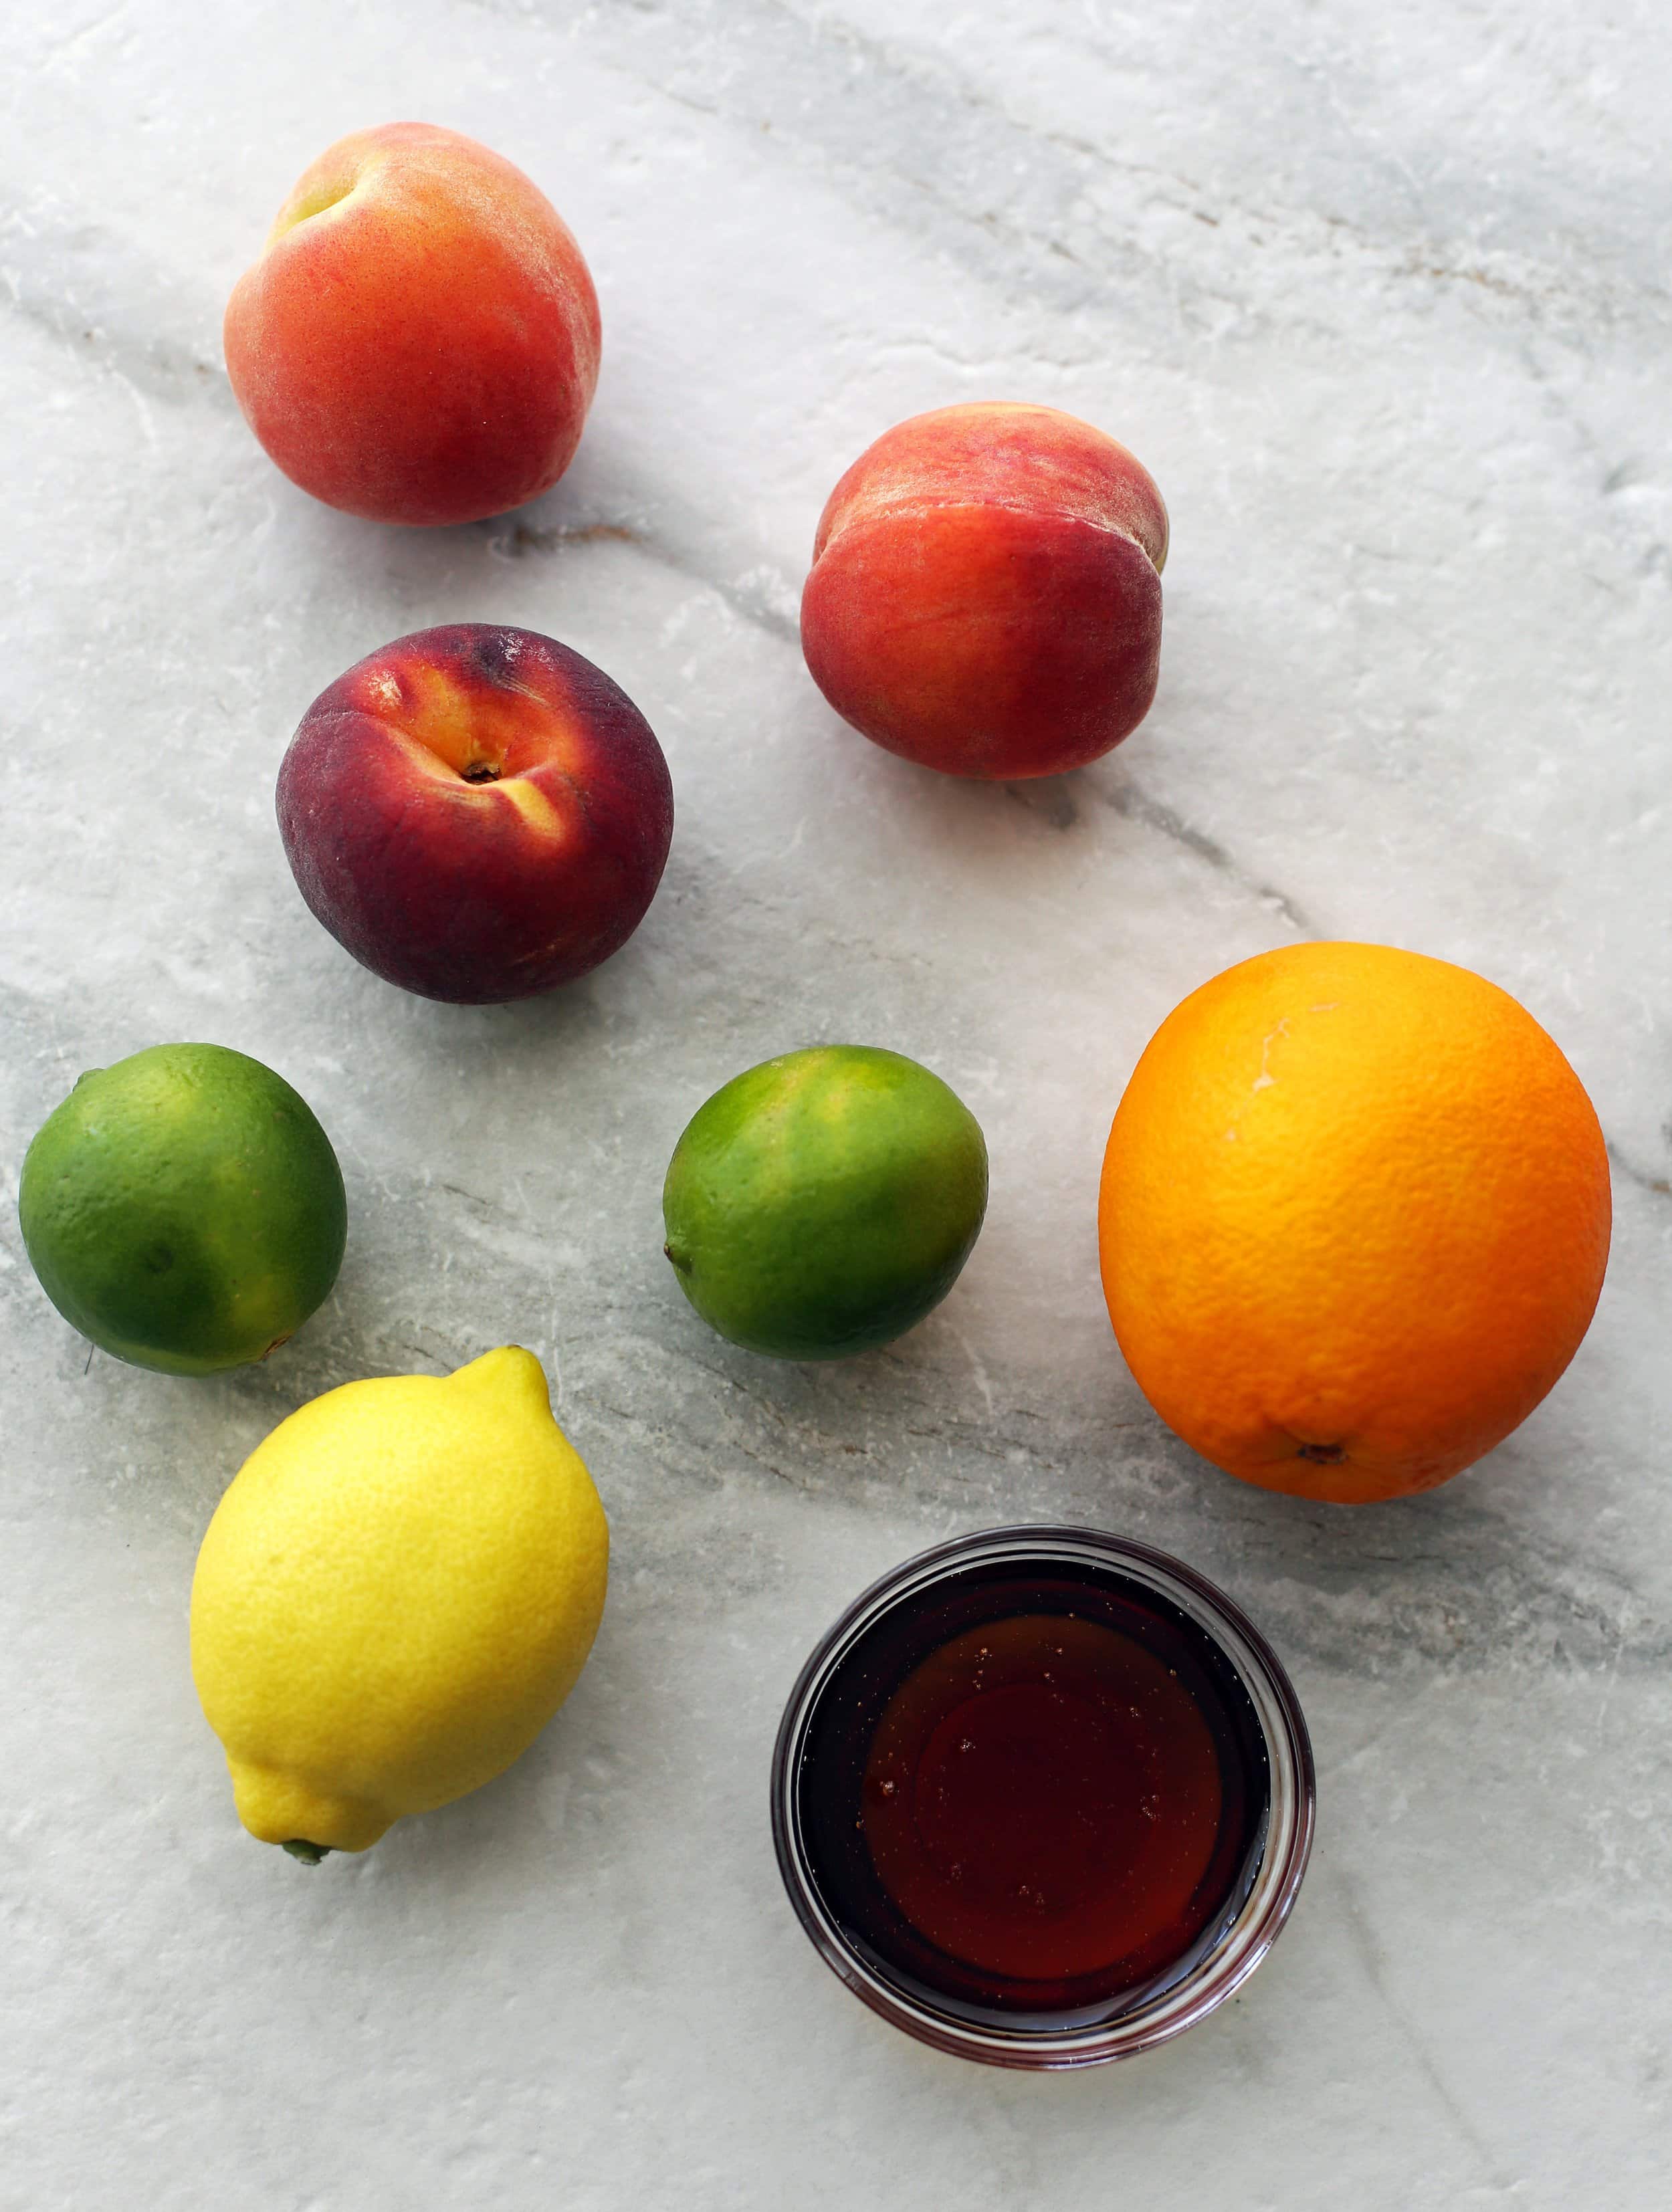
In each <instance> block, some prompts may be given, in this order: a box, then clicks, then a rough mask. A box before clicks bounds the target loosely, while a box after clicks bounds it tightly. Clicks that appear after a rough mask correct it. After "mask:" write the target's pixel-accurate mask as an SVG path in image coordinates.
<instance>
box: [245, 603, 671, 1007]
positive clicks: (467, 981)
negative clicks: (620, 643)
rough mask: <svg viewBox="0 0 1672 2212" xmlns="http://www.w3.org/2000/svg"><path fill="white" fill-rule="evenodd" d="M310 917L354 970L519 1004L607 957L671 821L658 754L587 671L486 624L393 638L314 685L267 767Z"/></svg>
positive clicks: (649, 888) (613, 691)
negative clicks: (323, 684)
mask: <svg viewBox="0 0 1672 2212" xmlns="http://www.w3.org/2000/svg"><path fill="white" fill-rule="evenodd" d="M278 822H279V835H280V836H281V837H282V838H283V841H284V850H285V854H286V856H287V857H288V859H289V862H290V866H291V869H292V872H294V874H295V878H296V883H297V885H298V887H299V888H300V890H301V895H302V896H303V897H304V898H305V899H306V900H307V903H308V905H309V907H310V908H312V909H313V913H314V915H316V916H317V917H318V919H319V921H322V922H323V923H324V924H325V927H326V928H327V929H328V930H329V931H330V932H331V935H332V936H333V937H334V938H336V939H337V942H338V944H340V945H344V946H345V947H346V949H347V950H348V951H350V952H351V953H353V955H354V957H355V958H356V960H359V961H361V962H363V963H364V964H365V965H366V966H367V967H368V968H369V969H371V970H372V971H373V973H374V975H381V976H383V977H384V978H385V979H386V981H389V982H391V983H398V984H399V985H400V986H401V987H402V988H403V989H404V990H408V991H416V992H418V993H420V994H422V995H423V997H425V998H427V999H448V1000H453V1001H455V1002H456V1003H458V1004H460V1005H465V1006H483V1005H491V1004H497V1003H499V1002H501V1001H503V1000H509V999H526V998H531V997H532V996H533V994H535V993H536V992H538V991H549V990H550V989H551V987H553V985H554V984H557V983H567V982H569V981H573V980H574V978H575V976H577V975H585V974H586V973H587V970H588V969H592V968H595V967H597V965H598V963H599V961H600V960H605V959H607V958H608V957H609V956H610V954H611V953H612V952H614V951H617V950H618V948H619V947H620V946H622V945H624V944H625V943H626V941H627V939H629V937H630V936H631V935H632V933H633V932H634V931H635V929H636V928H637V927H638V925H639V923H640V922H641V921H642V919H643V917H644V913H645V909H646V908H648V906H649V904H650V902H651V899H652V898H653V896H654V894H655V890H656V885H657V884H658V883H659V882H660V879H661V873H662V868H663V866H664V864H665V862H666V859H667V850H668V842H669V840H670V839H671V837H672V834H673V787H672V783H671V782H670V781H669V778H668V772H667V763H666V761H665V760H664V759H663V757H662V749H661V747H660V745H659V744H657V742H656V740H655V738H654V736H653V735H652V733H651V731H650V727H649V725H648V723H647V722H646V721H645V720H644V717H643V716H642V715H641V714H640V713H639V710H638V708H636V707H635V706H634V704H633V702H632V701H631V700H630V699H629V697H628V696H627V695H626V694H625V692H623V691H622V690H620V689H619V688H618V687H617V685H616V684H612V683H611V681H610V678H608V677H607V676H606V675H605V673H604V671H602V669H599V668H594V667H593V664H592V663H591V661H589V660H583V659H581V655H580V654H579V653H571V652H570V650H569V649H568V647H567V646H565V645H559V644H558V643H557V641H556V639H555V638H550V637H542V636H540V635H538V632H536V631H534V630H529V629H496V628H495V627H494V626H493V625H492V624H491V623H453V624H449V625H447V627H445V628H442V629H421V630H417V631H415V632H414V634H413V635H411V636H410V637H398V638H397V639H396V640H395V641H394V642H393V643H392V644H391V645H386V646H384V647H381V648H380V650H379V651H378V652H376V653H368V655H367V656H366V658H365V659H364V660H362V661H357V662H356V664H355V665H354V666H353V667H352V668H350V670H349V671H348V672H347V673H346V674H345V675H343V676H339V677H338V678H337V681H336V683H334V684H332V685H331V688H330V689H329V690H326V691H322V692H321V693H320V695H319V697H318V698H317V699H316V700H315V701H314V702H313V705H312V706H311V707H310V708H308V710H307V714H304V715H303V716H302V719H301V727H300V728H299V729H298V730H297V732H296V734H295V737H294V738H292V739H291V741H290V746H289V750H288V751H287V752H286V754H285V756H284V759H283V763H281V764H280V768H279V775H278Z"/></svg>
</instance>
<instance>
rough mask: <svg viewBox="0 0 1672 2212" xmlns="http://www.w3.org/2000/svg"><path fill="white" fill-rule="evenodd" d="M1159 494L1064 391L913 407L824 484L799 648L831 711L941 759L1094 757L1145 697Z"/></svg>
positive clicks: (1007, 773)
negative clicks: (1031, 402) (1062, 403)
mask: <svg viewBox="0 0 1672 2212" xmlns="http://www.w3.org/2000/svg"><path fill="white" fill-rule="evenodd" d="M1166 557H1167V510H1166V508H1165V507H1164V506H1163V505H1162V503H1161V495H1160V493H1159V492H1158V490H1157V489H1156V488H1155V485H1154V483H1153V482H1152V479H1151V477H1150V476H1149V473H1148V471H1146V470H1145V469H1144V468H1142V467H1140V465H1139V463H1138V462H1137V461H1136V460H1134V458H1133V456H1132V455H1131V454H1130V453H1128V451H1127V449H1126V447H1124V446H1117V445H1116V442H1115V441H1114V439H1113V438H1109V437H1105V436H1104V434H1103V432H1102V431H1101V430H1094V429H1093V428H1092V427H1091V424H1090V423H1089V422H1080V421H1079V419H1078V417H1077V416H1073V415H1065V414H1063V413H1061V411H1060V410H1058V409H1056V408H1055V407H1032V406H1027V405H1024V404H1020V403H1018V402H1012V401H1002V400H987V401H981V402H977V403H975V404H969V405H964V406H960V407H940V408H937V409H935V410H933V412H932V413H930V414H927V415H914V416H912V417H911V418H910V419H909V421H907V422H900V423H897V424H896V425H895V427H894V428H893V429H891V430H888V431H885V433H884V434H883V435H882V436H881V437H880V438H879V439H878V441H877V442H876V444H875V445H874V446H871V447H867V448H866V451H865V452H864V453H861V454H860V457H859V459H858V460H856V461H855V462H854V465H853V466H852V468H850V469H849V470H848V473H847V474H846V476H844V477H842V481H841V482H840V483H838V484H837V486H836V489H835V490H834V491H833V492H832V493H831V494H830V500H829V502H828V503H827V505H826V507H825V509H824V514H823V515H822V516H821V517H820V519H819V524H818V537H817V538H816V539H815V540H814V543H813V560H812V574H810V575H809V577H808V578H807V582H806V590H805V591H804V592H803V594H802V598H801V647H802V651H803V652H804V653H805V654H806V661H807V666H808V668H809V669H810V670H811V671H812V678H813V681H814V683H815V684H818V688H819V690H821V691H822V692H823V693H824V696H825V697H826V698H827V699H828V700H829V701H830V704H831V705H832V706H833V707H834V708H836V712H837V714H840V715H842V717H843V718H844V720H847V721H849V722H851V723H852V724H853V725H854V728H855V729H857V730H862V731H863V732H865V734H866V737H867V738H874V740H875V741H876V743H877V744H879V745H883V746H885V747H886V748H887V750H889V751H890V752H892V753H900V754H903V756H904V757H905V758H906V759H907V760H913V761H918V762H921V763H922V765H923V766H924V767H926V768H935V769H944V770H945V773H946V774H948V775H972V776H993V777H1000V778H1005V779H1011V778H1018V777H1022V776H1032V775H1061V773H1062V771H1063V770H1064V769H1071V768H1083V767H1084V766H1085V763H1086V762H1087V761H1093V760H1096V759H1097V757H1098V755H1099V754H1100V753H1106V752H1107V751H1108V750H1109V749H1110V746H1111V745H1117V744H1120V742H1121V740H1122V738H1124V737H1128V736H1129V735H1130V734H1131V732H1133V731H1134V730H1135V729H1136V728H1137V726H1138V725H1139V723H1140V722H1141V721H1142V720H1143V719H1144V717H1145V715H1146V714H1147V713H1148V712H1149V708H1150V702H1151V701H1152V699H1153V698H1154V696H1155V684H1156V676H1157V671H1158V663H1159V659H1160V652H1161V568H1162V563H1163V562H1164V561H1165V559H1166Z"/></svg>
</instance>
